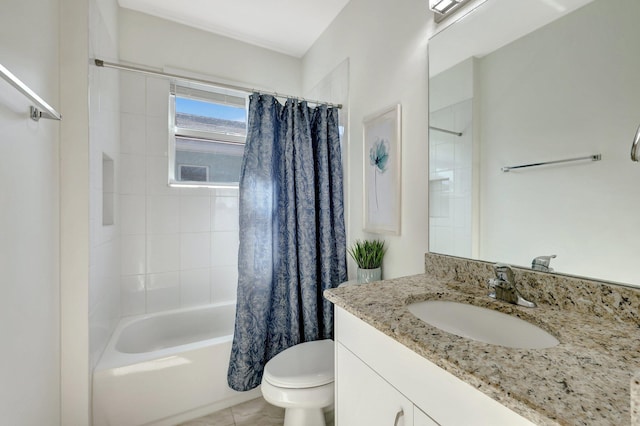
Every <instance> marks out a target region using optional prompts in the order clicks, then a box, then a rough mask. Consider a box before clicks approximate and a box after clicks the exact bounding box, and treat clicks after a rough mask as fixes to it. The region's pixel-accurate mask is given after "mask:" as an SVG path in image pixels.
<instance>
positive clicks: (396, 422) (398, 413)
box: [393, 408, 404, 426]
mask: <svg viewBox="0 0 640 426" xmlns="http://www.w3.org/2000/svg"><path fill="white" fill-rule="evenodd" d="M400 417H404V410H403V409H402V408H401V409H400V411H398V412H397V413H396V420H395V421H394V422H393V426H398V420H400Z"/></svg>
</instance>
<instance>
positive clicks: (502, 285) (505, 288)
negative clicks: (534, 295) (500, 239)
mask: <svg viewBox="0 0 640 426" xmlns="http://www.w3.org/2000/svg"><path fill="white" fill-rule="evenodd" d="M493 270H494V271H495V273H496V277H495V278H491V279H490V280H489V281H488V282H489V290H490V291H489V297H493V298H494V299H496V300H502V301H504V302H509V303H513V304H514V305H520V306H525V307H527V308H535V307H536V304H535V303H533V302H529V301H528V300H526V299H525V298H524V297H522V295H521V294H520V292H519V291H518V289H517V288H516V283H515V277H514V274H513V269H511V266H509V265H504V264H502V263H496V264H495V265H494V266H493Z"/></svg>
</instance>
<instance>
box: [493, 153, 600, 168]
mask: <svg viewBox="0 0 640 426" xmlns="http://www.w3.org/2000/svg"><path fill="white" fill-rule="evenodd" d="M584 160H590V161H600V160H602V155H601V154H594V155H588V156H586V157H577V158H567V159H566V160H555V161H545V162H542V163H531V164H522V165H520V166H506V167H503V168H502V171H503V172H505V173H506V172H508V171H510V170H515V169H524V168H525V167H538V166H546V165H549V164H559V163H569V162H573V161H584Z"/></svg>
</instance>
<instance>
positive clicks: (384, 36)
mask: <svg viewBox="0 0 640 426" xmlns="http://www.w3.org/2000/svg"><path fill="white" fill-rule="evenodd" d="M431 16H432V15H431V12H429V10H428V4H427V2H425V1H422V0H401V1H395V2H389V1H384V0H351V2H350V3H349V4H348V5H347V6H346V7H345V8H344V9H343V10H342V12H341V13H340V15H338V17H336V19H335V20H334V21H333V23H332V24H331V25H330V26H329V28H328V29H327V30H326V31H325V32H324V33H323V35H322V36H321V37H320V39H319V40H318V41H317V42H316V43H315V44H314V45H313V46H312V48H311V49H310V50H309V51H308V52H307V54H306V55H305V56H304V57H303V61H302V82H303V89H304V90H305V91H309V90H311V89H312V88H313V87H314V86H316V84H317V83H318V82H319V81H321V80H322V79H323V78H324V77H325V76H326V75H328V74H329V73H330V72H331V71H332V70H333V69H334V68H336V66H337V65H338V64H340V63H341V62H343V61H344V60H345V59H347V58H348V59H349V103H348V108H349V110H348V113H349V121H350V123H349V129H348V135H347V138H346V141H347V144H348V146H347V162H346V165H345V166H346V167H345V168H346V175H345V179H346V184H347V188H348V190H347V194H346V198H347V202H348V205H347V233H348V244H351V243H352V242H353V241H354V240H355V239H356V238H360V239H361V238H365V237H366V238H369V237H372V238H375V237H376V236H375V235H365V234H364V233H363V231H362V227H363V220H362V216H363V209H362V204H363V202H362V193H363V178H362V176H363V154H362V150H363V141H362V139H363V137H362V119H363V118H364V117H365V116H367V115H369V114H371V113H373V112H375V111H379V110H381V109H383V108H385V107H387V106H389V105H392V104H395V103H398V102H399V103H401V104H402V232H401V235H400V236H389V235H381V236H379V237H381V238H384V239H385V240H386V241H387V244H388V246H389V249H388V251H387V255H386V256H385V260H384V265H383V274H384V277H385V278H392V277H397V276H402V275H408V274H413V273H420V272H422V271H423V270H424V253H425V252H426V251H427V249H428V235H427V234H428V217H427V216H428V215H427V199H428V195H427V186H428V176H427V162H428V146H427V116H428V108H427V80H428V77H427V36H428V34H427V32H428V26H429V23H428V22H429V20H430V19H431ZM350 271H351V272H350V275H351V276H354V275H355V264H354V263H353V262H351V261H350Z"/></svg>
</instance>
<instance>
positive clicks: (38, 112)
mask: <svg viewBox="0 0 640 426" xmlns="http://www.w3.org/2000/svg"><path fill="white" fill-rule="evenodd" d="M0 76H2V78H4V79H5V80H6V81H7V82H8V83H9V84H10V85H12V86H13V87H15V88H16V89H18V91H19V92H20V93H22V94H23V95H25V96H26V97H27V98H29V100H30V101H31V102H33V103H34V104H35V106H31V111H30V114H29V116H30V117H31V119H32V120H34V121H38V120H40V119H41V118H49V119H52V120H62V116H61V115H60V113H59V112H58V111H56V110H55V109H53V107H52V106H51V105H49V104H48V103H46V102H45V101H44V100H43V99H42V98H41V97H40V96H38V95H37V94H36V93H35V92H34V91H33V90H31V89H30V88H29V86H27V85H26V84H24V83H23V82H22V81H21V80H20V79H19V78H18V77H16V76H15V75H13V73H12V72H11V71H9V70H8V69H6V68H5V67H4V66H3V65H2V64H0Z"/></svg>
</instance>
